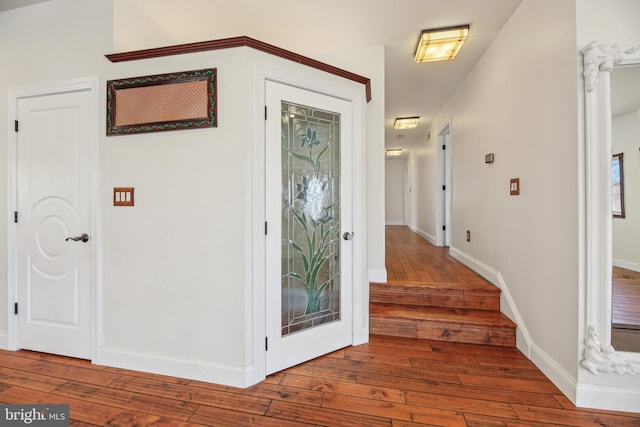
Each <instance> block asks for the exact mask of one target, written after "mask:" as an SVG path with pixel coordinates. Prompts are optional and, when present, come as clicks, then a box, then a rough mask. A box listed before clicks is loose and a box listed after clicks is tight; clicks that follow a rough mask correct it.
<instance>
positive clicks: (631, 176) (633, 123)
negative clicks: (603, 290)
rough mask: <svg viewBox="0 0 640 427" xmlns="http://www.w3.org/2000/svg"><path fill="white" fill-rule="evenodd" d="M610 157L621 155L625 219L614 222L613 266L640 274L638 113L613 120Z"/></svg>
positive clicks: (639, 141)
mask: <svg viewBox="0 0 640 427" xmlns="http://www.w3.org/2000/svg"><path fill="white" fill-rule="evenodd" d="M612 126H613V129H612V133H613V153H614V154H617V153H622V154H623V155H624V156H623V168H624V171H623V172H624V206H625V217H624V218H614V219H613V265H616V266H618V267H622V268H627V269H630V270H634V271H640V150H639V148H640V112H638V111H634V112H632V113H628V114H625V115H623V116H620V117H615V118H614V119H613V124H612Z"/></svg>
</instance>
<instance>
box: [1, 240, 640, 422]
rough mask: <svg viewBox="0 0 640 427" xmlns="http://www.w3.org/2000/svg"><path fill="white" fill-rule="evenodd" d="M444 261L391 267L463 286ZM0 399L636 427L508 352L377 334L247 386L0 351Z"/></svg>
mask: <svg viewBox="0 0 640 427" xmlns="http://www.w3.org/2000/svg"><path fill="white" fill-rule="evenodd" d="M392 231H395V230H392ZM393 235H395V233H390V237H392V238H393ZM409 237H410V236H409ZM418 239H420V238H419V237H418ZM404 243H406V242H404ZM421 250H422V249H421ZM434 251H436V252H437V251H440V248H435V249H434ZM447 258H448V254H446V253H445V251H440V252H439V253H437V254H436V255H434V256H433V265H432V266H431V267H429V268H423V267H420V268H414V267H411V266H408V265H406V264H405V265H403V266H402V269H401V271H402V272H404V273H403V274H415V275H416V276H415V277H417V278H418V279H413V280H424V278H425V277H426V276H427V275H428V276H429V277H432V279H433V280H437V281H444V282H454V281H456V280H457V279H456V277H461V276H464V277H471V278H472V279H473V277H474V275H475V273H471V272H469V271H463V269H462V268H460V267H459V266H456V267H452V266H450V265H448V263H447ZM392 264H393V262H392ZM452 264H453V263H452ZM394 266H396V265H394ZM396 267H397V266H396ZM412 269H413V272H411V271H412ZM398 271H400V268H398ZM394 274H395V273H394ZM397 274H400V273H397ZM478 277H479V276H478ZM0 402H1V403H5V404H8V403H21V404H36V403H47V404H69V405H70V415H71V425H74V426H95V425H99V426H107V425H108V426H196V425H201V426H229V427H231V426H233V427H242V426H266V427H271V426H279V427H280V426H282V427H302V426H331V427H342V426H344V427H352V426H371V427H377V426H386V427H419V426H472V427H498V426H513V427H534V426H537V427H543V426H545V427H546V426H551V427H553V426H575V427H578V426H580V427H585V426H586V427H588V426H598V427H603V426H607V427H627V426H629V427H630V426H635V427H638V426H640V413H627V412H614V411H602V410H586V409H576V407H575V406H574V405H573V404H571V402H570V401H569V400H568V399H567V398H566V397H564V396H563V395H562V394H561V393H560V391H559V390H558V389H557V388H556V387H555V386H554V385H553V384H552V383H551V382H550V381H549V380H548V379H547V378H546V377H545V376H544V375H543V374H542V373H541V372H540V371H539V370H538V369H537V368H536V367H535V366H534V365H533V364H532V363H531V362H530V361H529V360H528V359H526V357H524V355H522V354H521V353H520V352H519V351H518V350H517V349H515V348H513V347H499V346H491V345H478V344H460V343H451V342H443V341H431V340H419V339H410V338H393V337H381V336H372V337H371V339H370V342H369V343H367V344H364V345H359V346H354V347H348V348H346V349H343V350H339V351H336V352H334V353H332V354H329V355H326V356H323V357H320V358H318V359H315V360H312V361H309V362H307V363H303V364H301V365H298V366H295V367H292V368H289V369H287V370H285V371H282V372H279V373H277V374H274V375H271V376H269V377H268V378H267V379H266V380H265V381H263V382H261V383H259V384H256V385H254V386H252V387H249V388H247V389H238V388H233V387H226V386H220V385H216V384H211V383H206V382H201V381H192V380H187V379H182V378H174V377H167V376H162V375H154V374H146V373H142V372H137V371H129V370H124V369H117V368H110V367H105V366H96V365H92V364H91V363H90V362H88V361H84V360H78V359H72V358H68V357H63V356H55V355H49V354H42V353H36V352H31V351H18V352H9V351H0ZM639 411H640V408H639ZM0 416H1V414H0Z"/></svg>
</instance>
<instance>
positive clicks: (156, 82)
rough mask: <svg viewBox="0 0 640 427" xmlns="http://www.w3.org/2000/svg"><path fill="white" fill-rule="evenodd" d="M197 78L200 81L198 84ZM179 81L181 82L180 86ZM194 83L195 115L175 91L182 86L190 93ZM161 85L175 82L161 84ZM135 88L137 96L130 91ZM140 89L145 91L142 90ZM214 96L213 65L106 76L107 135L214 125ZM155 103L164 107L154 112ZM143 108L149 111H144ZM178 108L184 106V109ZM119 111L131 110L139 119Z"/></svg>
mask: <svg viewBox="0 0 640 427" xmlns="http://www.w3.org/2000/svg"><path fill="white" fill-rule="evenodd" d="M198 82H202V83H204V84H198ZM181 84H183V86H182V87H181V86H180V85H181ZM194 84H195V85H197V88H195V90H196V92H197V93H196V95H197V100H196V102H194V103H192V104H194V105H195V107H196V110H198V114H195V115H194V114H191V113H189V110H190V108H188V107H190V104H189V103H190V101H189V100H188V99H187V100H181V104H180V105H178V101H177V100H178V99H180V98H181V97H180V96H179V95H180V94H181V90H182V89H183V88H184V89H185V90H186V89H187V87H188V88H189V90H190V94H191V95H193V92H194ZM161 85H176V86H172V87H168V86H165V87H161ZM138 89H139V92H140V94H139V95H140V96H135V95H137V94H135V93H134V92H135V91H136V90H138ZM121 91H122V92H121ZM124 91H128V92H124ZM143 91H146V92H145V93H142V92H143ZM125 94H126V95H127V96H126V97H125ZM119 95H121V96H120V97H119ZM131 95H134V96H131ZM176 95H178V96H176ZM216 98H217V70H216V68H207V69H203V70H194V71H182V72H176V73H167V74H156V75H152V76H141V77H132V78H126V79H119V80H109V81H108V82H107V136H116V135H129V134H137V133H147V132H162V131H168V130H181V129H198V128H207V127H217V126H218V117H217V108H218V102H217V99H216ZM173 103H175V104H176V108H175V109H173V108H172V105H173ZM159 104H163V105H164V106H165V108H164V109H162V111H159V112H157V111H155V110H154V108H155V107H157V105H159ZM185 106H186V107H187V108H185ZM145 109H148V111H149V112H145ZM181 109H184V112H183V111H181ZM173 110H175V111H173ZM122 111H132V112H135V113H136V115H139V116H140V117H142V119H140V120H135V119H127V120H124V119H122V118H121V117H120V115H119V114H118V113H119V112H122ZM131 120H133V121H131Z"/></svg>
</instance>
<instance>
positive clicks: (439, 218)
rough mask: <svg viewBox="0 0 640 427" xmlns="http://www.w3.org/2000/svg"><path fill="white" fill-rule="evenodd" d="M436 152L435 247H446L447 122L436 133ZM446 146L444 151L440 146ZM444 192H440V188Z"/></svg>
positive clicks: (448, 190)
mask: <svg viewBox="0 0 640 427" xmlns="http://www.w3.org/2000/svg"><path fill="white" fill-rule="evenodd" d="M437 144H438V147H437V152H438V157H437V159H438V167H437V170H438V172H437V173H438V176H437V177H436V183H437V185H438V188H437V190H436V191H437V194H438V197H437V199H436V215H435V217H436V231H437V233H436V245H437V246H448V245H450V244H451V190H452V184H451V176H452V174H451V165H452V161H451V160H452V159H451V157H452V150H451V145H452V144H451V122H450V121H449V122H447V123H446V124H445V125H444V126H443V127H442V130H440V132H438V140H437ZM443 145H446V147H447V148H446V149H443V148H442V146H443ZM443 186H446V187H445V190H442V187H443ZM443 226H446V230H444V233H442V227H443Z"/></svg>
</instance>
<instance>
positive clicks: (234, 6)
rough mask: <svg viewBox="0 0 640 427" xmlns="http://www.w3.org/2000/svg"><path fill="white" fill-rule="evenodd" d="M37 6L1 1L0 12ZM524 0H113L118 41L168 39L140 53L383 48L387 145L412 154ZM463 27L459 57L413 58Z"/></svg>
mask: <svg viewBox="0 0 640 427" xmlns="http://www.w3.org/2000/svg"><path fill="white" fill-rule="evenodd" d="M37 1H38V0H35V1H34V0H22V1H20V0H0V11H1V10H6V9H8V8H12V7H18V6H21V5H26V4H31V3H35V2H37ZM40 1H41V0H40ZM54 1H55V0H54ZM521 1H522V0H482V1H479V0H323V1H322V2H306V1H305V2H303V1H298V2H292V1H290V0H269V1H264V0H234V1H233V2H229V1H228V0H224V1H223V0H187V1H182V2H175V1H173V0H114V5H115V13H114V20H115V25H116V29H117V30H118V31H119V34H117V37H122V38H124V39H127V37H129V34H127V28H133V27H138V25H139V24H141V23H143V22H144V25H147V26H151V27H150V28H152V29H153V33H154V36H157V35H160V36H161V37H165V40H161V41H159V40H158V38H157V37H155V38H154V39H153V40H145V39H143V38H142V37H144V34H143V33H144V32H143V31H137V32H132V33H131V35H130V39H131V41H132V42H133V43H137V46H136V48H137V49H142V48H151V47H158V43H159V42H160V43H161V44H162V45H171V44H180V43H190V42H196V41H204V40H215V39H220V38H226V37H236V36H249V37H252V38H255V39H258V40H261V41H263V42H266V43H269V44H273V45H276V46H279V47H281V48H284V49H288V50H291V51H293V52H296V53H299V54H301V55H305V56H310V57H315V58H322V57H323V55H329V54H330V53H333V52H345V53H346V52H349V51H352V50H356V49H362V48H366V47H371V46H380V45H384V46H385V80H386V82H385V89H386V90H385V141H386V143H385V145H386V146H387V147H388V148H403V149H405V150H406V149H410V148H411V147H412V146H413V145H414V144H415V143H416V142H417V141H421V140H424V139H425V138H426V133H427V130H428V128H429V126H430V124H431V122H432V121H433V119H434V117H435V116H436V114H437V113H438V112H439V111H440V109H441V108H442V106H443V105H444V103H445V102H446V101H447V99H448V98H449V97H450V96H451V95H452V94H453V92H454V91H455V89H456V88H457V87H458V86H459V84H460V83H461V81H462V80H463V79H464V78H465V76H466V75H467V74H468V73H469V71H470V70H471V69H472V68H473V66H474V65H475V64H476V62H477V61H478V59H479V58H480V57H481V56H482V54H483V53H484V51H485V50H486V49H487V47H488V46H489V45H490V44H491V42H492V40H493V39H494V37H495V36H496V35H497V33H498V32H499V31H500V30H501V29H502V27H503V26H504V24H505V23H506V22H507V20H508V19H509V18H510V17H511V15H512V14H513V12H514V11H515V10H516V8H517V7H518V6H519V5H520V3H521ZM186 5H188V7H186ZM127 20H129V21H127ZM462 24H469V25H470V26H471V29H470V36H469V40H468V41H467V43H466V44H465V46H464V47H463V48H462V50H461V52H460V54H459V55H458V57H457V58H456V59H455V60H453V61H446V62H432V63H424V64H416V63H415V62H414V61H413V53H414V49H415V46H416V43H417V39H418V36H419V34H420V32H421V31H422V30H423V29H429V28H442V27H449V26H454V25H462ZM117 37H116V39H117ZM134 38H136V40H133V39H134ZM153 44H155V45H153ZM401 116H420V118H421V120H420V124H419V126H418V127H417V128H416V129H413V130H404V131H396V130H394V129H393V120H394V118H395V117H401Z"/></svg>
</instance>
